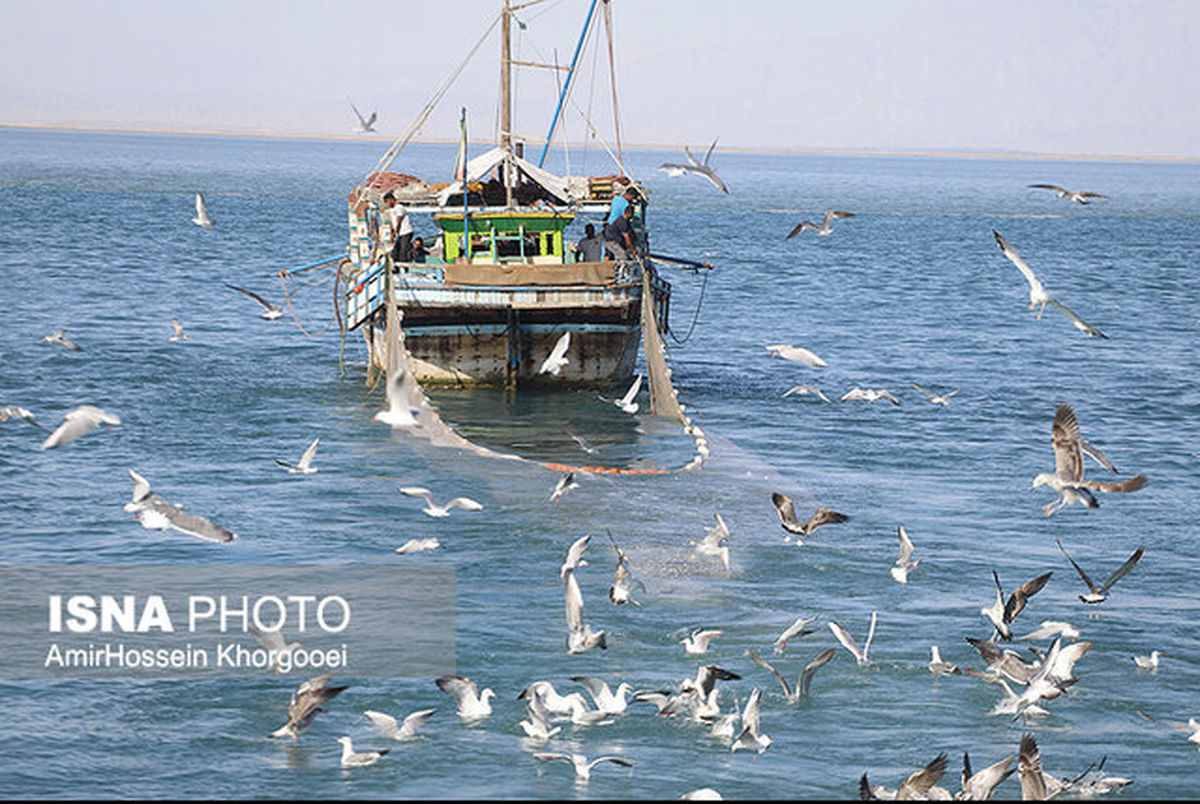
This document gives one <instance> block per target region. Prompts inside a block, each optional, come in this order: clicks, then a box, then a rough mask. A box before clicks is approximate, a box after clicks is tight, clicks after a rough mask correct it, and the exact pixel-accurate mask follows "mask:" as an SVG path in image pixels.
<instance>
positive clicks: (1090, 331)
mask: <svg viewBox="0 0 1200 804" xmlns="http://www.w3.org/2000/svg"><path fill="white" fill-rule="evenodd" d="M1050 306H1051V307H1053V308H1055V309H1056V310H1058V311H1059V312H1060V313H1062V314H1063V315H1065V316H1066V317H1067V318H1069V319H1070V320H1071V323H1072V324H1074V325H1075V329H1077V330H1079V331H1080V332H1082V333H1084V334H1085V335H1091V336H1092V337H1093V338H1103V339H1104V340H1108V336H1107V335H1105V334H1104V333H1103V332H1101V331H1100V330H1098V329H1096V328H1095V327H1093V326H1092V325H1091V324H1089V323H1088V322H1086V321H1084V320H1083V319H1082V318H1080V317H1079V315H1078V314H1077V313H1076V312H1075V311H1074V310H1072V309H1071V308H1070V307H1068V306H1067V305H1065V304H1063V303H1062V302H1060V301H1059V300H1058V299H1056V298H1054V297H1051V298H1050Z"/></svg>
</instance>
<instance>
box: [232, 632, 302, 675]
mask: <svg viewBox="0 0 1200 804" xmlns="http://www.w3.org/2000/svg"><path fill="white" fill-rule="evenodd" d="M246 630H247V631H249V632H250V634H251V636H253V637H254V639H255V641H256V642H258V644H260V645H262V646H263V647H264V648H266V649H267V651H268V655H272V654H273V655H274V656H276V657H277V658H276V659H275V662H274V667H275V672H276V673H278V674H282V673H283V672H284V670H283V661H282V660H283V657H284V656H290V655H291V654H293V653H295V652H296V651H298V650H300V648H302V647H303V645H301V644H300V643H299V642H285V641H284V639H283V632H282V631H280V630H279V629H278V628H276V629H275V630H273V631H261V630H259V629H258V628H255V627H254V626H253V625H247V626H246Z"/></svg>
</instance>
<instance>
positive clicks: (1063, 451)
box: [1050, 402, 1083, 483]
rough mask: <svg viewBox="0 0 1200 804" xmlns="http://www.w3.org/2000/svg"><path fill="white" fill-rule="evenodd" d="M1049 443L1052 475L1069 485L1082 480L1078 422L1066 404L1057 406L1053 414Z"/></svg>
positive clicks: (1072, 410) (1073, 412)
mask: <svg viewBox="0 0 1200 804" xmlns="http://www.w3.org/2000/svg"><path fill="white" fill-rule="evenodd" d="M1050 441H1051V443H1053V444H1054V474H1056V475H1058V476H1059V478H1061V479H1062V480H1066V481H1068V482H1071V483H1077V482H1079V481H1080V480H1083V449H1082V448H1081V447H1080V446H1079V441H1080V438H1079V421H1078V420H1077V419H1076V418H1075V409H1074V408H1072V407H1071V406H1070V405H1069V404H1067V403H1066V402H1063V403H1062V404H1061V405H1059V406H1058V410H1056V411H1055V412H1054V424H1053V425H1052V426H1051V428H1050Z"/></svg>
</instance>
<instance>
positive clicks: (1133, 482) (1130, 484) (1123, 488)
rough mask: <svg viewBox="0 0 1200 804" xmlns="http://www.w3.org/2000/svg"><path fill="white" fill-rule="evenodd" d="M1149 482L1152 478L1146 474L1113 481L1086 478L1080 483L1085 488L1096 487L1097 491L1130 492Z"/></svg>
mask: <svg viewBox="0 0 1200 804" xmlns="http://www.w3.org/2000/svg"><path fill="white" fill-rule="evenodd" d="M1149 482H1150V478H1148V477H1146V476H1145V475H1138V476H1137V477H1130V478H1126V479H1125V480H1117V481H1114V482H1111V483H1110V482H1105V481H1103V480H1084V481H1081V482H1080V484H1079V485H1080V486H1082V487H1084V488H1088V489H1094V490H1095V491H1105V492H1114V491H1116V492H1129V491H1137V490H1138V489H1140V488H1143V487H1144V486H1145V485H1146V484H1147V483H1149Z"/></svg>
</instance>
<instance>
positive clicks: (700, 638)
mask: <svg viewBox="0 0 1200 804" xmlns="http://www.w3.org/2000/svg"><path fill="white" fill-rule="evenodd" d="M722 636H725V632H724V631H719V630H717V629H714V628H708V629H705V628H697V629H696V630H695V631H693V632H692V633H691V634H690V635H689V636H687V637H684V638H683V639H681V640H679V644H680V645H683V649H684V651H685V652H686V653H688V654H689V655H695V656H698V655H700V654H702V653H708V645H709V643H711V642H712V641H713V640H714V639H717V638H718V637H722Z"/></svg>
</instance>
